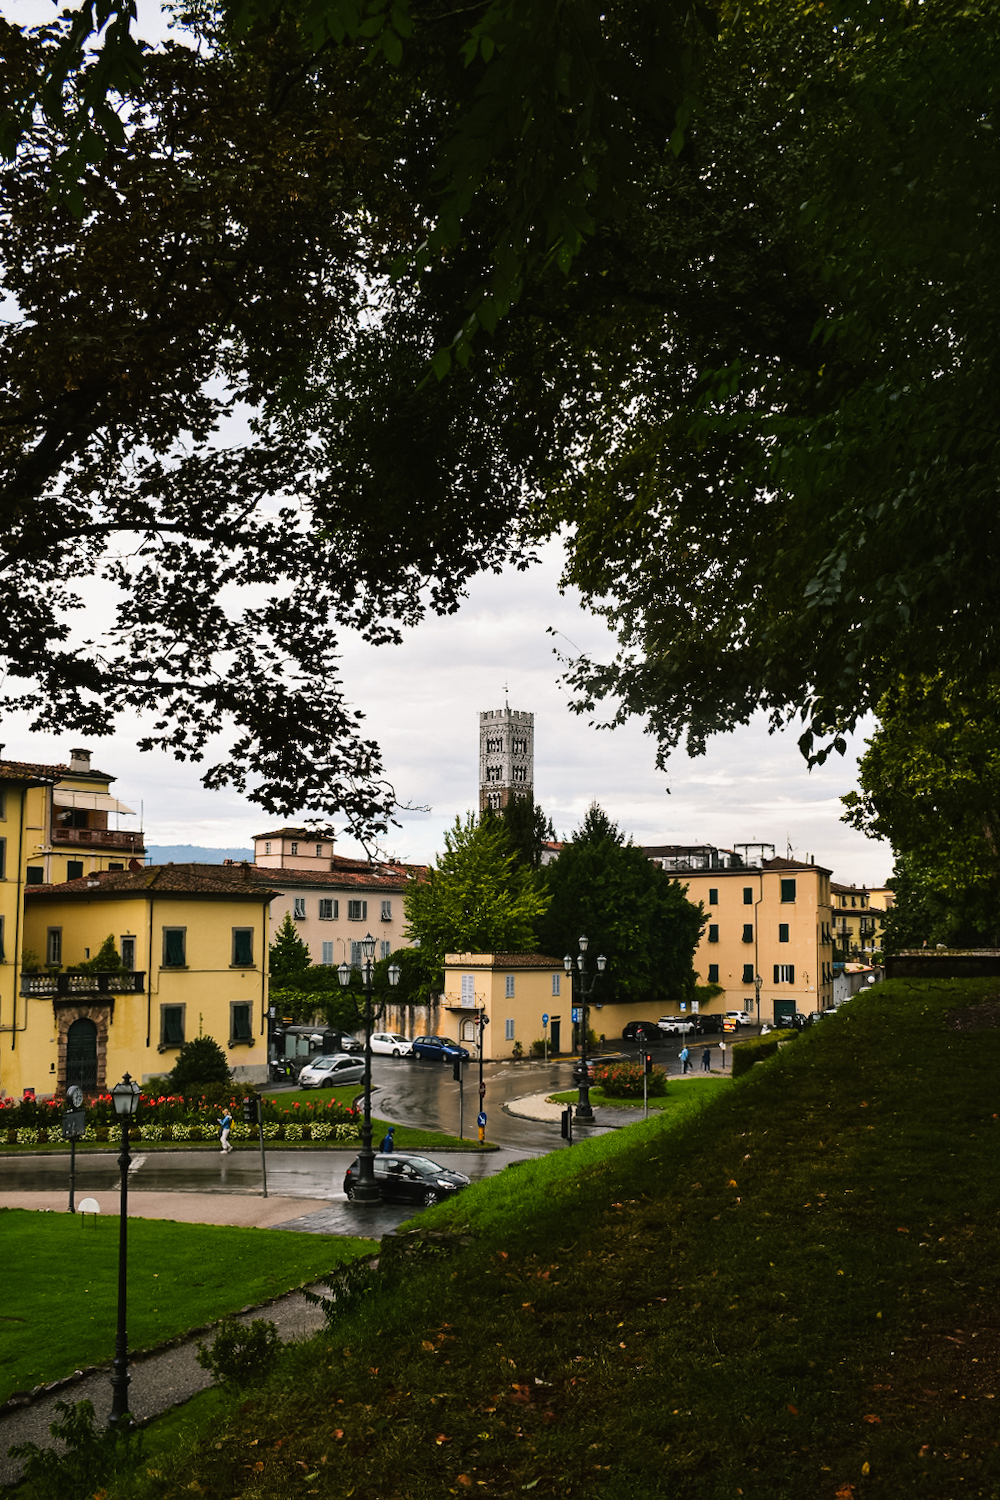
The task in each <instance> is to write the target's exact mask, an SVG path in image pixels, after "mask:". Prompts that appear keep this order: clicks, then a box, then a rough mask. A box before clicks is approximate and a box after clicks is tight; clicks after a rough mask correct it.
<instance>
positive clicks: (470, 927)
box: [404, 813, 549, 974]
mask: <svg viewBox="0 0 1000 1500" xmlns="http://www.w3.org/2000/svg"><path fill="white" fill-rule="evenodd" d="M444 842H445V852H444V854H443V855H442V856H441V858H440V859H439V860H438V863H437V865H430V866H428V869H427V874H426V877H425V879H423V880H414V881H411V882H410V883H409V884H408V886H407V888H406V894H405V896H404V904H405V910H406V923H407V926H406V935H407V937H409V938H411V939H415V940H416V941H418V942H419V944H420V953H421V958H422V960H423V961H424V962H426V964H427V966H428V967H429V968H430V969H432V971H433V972H435V974H436V973H438V972H439V971H440V969H441V966H442V965H443V963H444V955H445V954H446V953H522V952H531V951H532V950H533V949H534V948H535V946H536V937H535V932H536V927H537V924H538V922H539V919H540V918H541V917H542V916H543V914H544V912H545V910H546V908H547V907H548V904H549V897H548V895H547V893H545V892H544V891H542V890H540V889H539V886H538V883H537V881H536V879H535V876H534V872H533V871H532V870H531V869H529V868H528V867H527V866H525V865H523V864H522V863H521V861H520V860H519V859H518V857H517V855H516V853H515V852H514V849H513V847H512V846H511V843H510V840H509V838H508V836H507V832H506V829H505V828H504V826H503V823H502V822H501V821H500V820H499V819H498V818H493V817H484V818H483V819H481V820H477V819H476V817H475V815H474V814H473V813H469V814H467V816H466V818H465V820H464V822H463V820H462V819H461V818H456V819H455V825H454V827H453V828H451V829H450V830H449V831H448V832H446V833H445V836H444Z"/></svg>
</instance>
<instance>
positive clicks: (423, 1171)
mask: <svg viewBox="0 0 1000 1500" xmlns="http://www.w3.org/2000/svg"><path fill="white" fill-rule="evenodd" d="M360 1171H361V1158H360V1157H359V1156H356V1157H355V1158H354V1160H353V1161H352V1162H351V1165H350V1166H349V1167H348V1169H347V1171H346V1173H345V1174H344V1192H345V1193H346V1194H347V1196H348V1198H353V1197H354V1194H355V1188H356V1187H357V1182H358V1174H359V1172H360ZM471 1180H472V1179H471V1178H469V1177H466V1175H465V1173H464V1172H453V1171H452V1170H451V1168H450V1167H442V1166H441V1165H440V1163H439V1162H436V1161H431V1159H430V1157H429V1156H399V1155H398V1154H395V1153H394V1154H393V1155H391V1156H383V1155H382V1154H381V1152H380V1153H379V1154H378V1155H377V1156H376V1157H375V1183H376V1186H377V1187H378V1190H379V1196H380V1197H381V1198H394V1199H397V1200H401V1201H402V1202H403V1203H419V1204H422V1205H423V1207H424V1208H429V1207H430V1205H431V1204H432V1203H439V1202H440V1201H441V1199H442V1198H450V1197H451V1195H452V1193H456V1192H458V1190H459V1189H460V1188H464V1187H468V1186H469V1183H470V1182H471Z"/></svg>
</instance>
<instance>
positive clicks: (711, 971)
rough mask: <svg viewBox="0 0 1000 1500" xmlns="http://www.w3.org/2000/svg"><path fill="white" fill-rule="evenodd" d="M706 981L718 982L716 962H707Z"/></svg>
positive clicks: (710, 982)
mask: <svg viewBox="0 0 1000 1500" xmlns="http://www.w3.org/2000/svg"><path fill="white" fill-rule="evenodd" d="M708 982H709V984H718V982H719V965H718V964H709V966H708Z"/></svg>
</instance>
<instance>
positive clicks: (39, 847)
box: [9, 750, 146, 885]
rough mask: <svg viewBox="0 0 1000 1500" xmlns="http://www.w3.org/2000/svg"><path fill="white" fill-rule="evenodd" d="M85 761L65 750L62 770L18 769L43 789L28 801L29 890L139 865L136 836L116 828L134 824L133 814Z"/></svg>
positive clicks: (85, 755)
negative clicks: (36, 777)
mask: <svg viewBox="0 0 1000 1500" xmlns="http://www.w3.org/2000/svg"><path fill="white" fill-rule="evenodd" d="M90 761H91V756H90V751H89V750H71V751H70V758H69V763H68V764H66V765H55V766H27V767H24V769H26V770H28V771H34V772H39V773H41V774H42V775H43V776H44V777H45V779H46V783H47V784H46V785H45V786H44V787H39V788H37V790H36V791H35V792H34V793H33V794H32V796H31V797H29V799H28V808H27V817H26V821H25V834H26V840H27V848H28V867H27V883H28V884H29V885H59V884H61V883H62V882H63V881H66V880H79V879H81V878H82V876H84V875H90V874H93V872H94V871H95V870H126V869H129V868H137V867H138V866H141V864H142V858H143V855H144V854H145V852H146V848H145V844H144V842H143V835H142V830H141V829H136V828H133V827H125V828H122V827H121V821H122V819H123V818H126V819H132V818H134V817H135V814H134V812H133V811H132V809H131V808H130V807H127V806H126V805H125V803H124V802H119V801H118V799H117V798H116V797H113V796H112V795H111V784H112V782H113V781H114V780H115V777H114V776H111V775H109V774H108V772H106V771H98V770H95V769H93V768H92V767H91V763H90ZM9 764H12V765H15V766H16V764H17V763H16V762H10V763H9ZM112 825H113V826H112Z"/></svg>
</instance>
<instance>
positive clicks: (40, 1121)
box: [0, 1091, 360, 1146]
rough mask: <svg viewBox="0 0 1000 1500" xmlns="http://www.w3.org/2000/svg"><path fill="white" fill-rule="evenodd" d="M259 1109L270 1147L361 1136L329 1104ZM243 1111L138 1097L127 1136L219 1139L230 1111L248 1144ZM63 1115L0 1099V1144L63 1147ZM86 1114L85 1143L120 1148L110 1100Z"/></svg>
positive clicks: (268, 1104) (237, 1134) (220, 1095)
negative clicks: (222, 1120) (275, 1143)
mask: <svg viewBox="0 0 1000 1500" xmlns="http://www.w3.org/2000/svg"><path fill="white" fill-rule="evenodd" d="M260 1104H261V1117H262V1120H263V1125H264V1139H265V1140H268V1141H279V1140H285V1141H303V1140H314V1141H330V1140H332V1141H350V1140H355V1139H356V1138H357V1136H358V1134H359V1129H360V1116H359V1114H358V1111H357V1110H356V1109H351V1108H349V1107H347V1106H345V1105H343V1104H338V1103H337V1102H336V1100H333V1099H331V1100H329V1101H327V1102H326V1103H325V1104H324V1103H316V1104H313V1103H311V1102H310V1103H308V1104H305V1105H302V1104H300V1103H296V1104H294V1105H293V1106H292V1107H291V1108H287V1107H284V1106H282V1105H281V1103H280V1101H279V1099H277V1098H275V1097H273V1096H271V1097H267V1096H263V1097H261V1100H260ZM242 1105H243V1100H242V1095H241V1096H240V1097H239V1098H237V1097H232V1096H231V1095H230V1093H229V1092H228V1091H216V1092H213V1093H212V1095H211V1096H210V1095H208V1094H200V1095H198V1096H188V1097H184V1096H182V1095H179V1094H178V1095H173V1094H159V1095H145V1094H141V1095H140V1096H139V1110H138V1114H137V1116H136V1120H135V1123H134V1125H133V1126H132V1131H131V1135H132V1138H133V1139H134V1140H140V1141H144V1142H149V1143H150V1144H152V1143H155V1142H157V1141H170V1140H174V1141H188V1140H191V1141H201V1140H209V1141H211V1140H215V1139H216V1138H217V1137H218V1134H219V1123H218V1122H219V1117H220V1116H221V1115H222V1113H223V1112H224V1110H226V1109H228V1110H229V1112H230V1114H231V1115H232V1116H233V1128H232V1136H233V1139H234V1140H238V1141H247V1140H252V1139H254V1138H255V1137H256V1134H257V1132H256V1130H255V1129H254V1127H253V1126H251V1125H246V1124H245V1123H244V1122H243V1120H242V1118H241V1116H242ZM65 1111H66V1100H65V1099H63V1098H60V1097H56V1098H52V1099H11V1098H2V1099H0V1144H3V1143H5V1144H7V1145H10V1146H15V1145H20V1146H35V1145H39V1144H43V1143H45V1142H46V1141H50V1142H61V1141H62V1140H63V1134H62V1118H63V1115H64V1113H65ZM86 1112H87V1126H86V1130H85V1132H84V1134H83V1136H82V1139H83V1140H85V1141H97V1140H100V1141H108V1142H109V1143H111V1144H112V1145H119V1144H120V1142H121V1126H120V1125H119V1124H118V1117H117V1115H116V1114H115V1109H114V1101H113V1099H112V1098H111V1095H110V1094H100V1095H98V1096H97V1097H96V1098H93V1099H90V1100H88V1101H87V1104H86Z"/></svg>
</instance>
